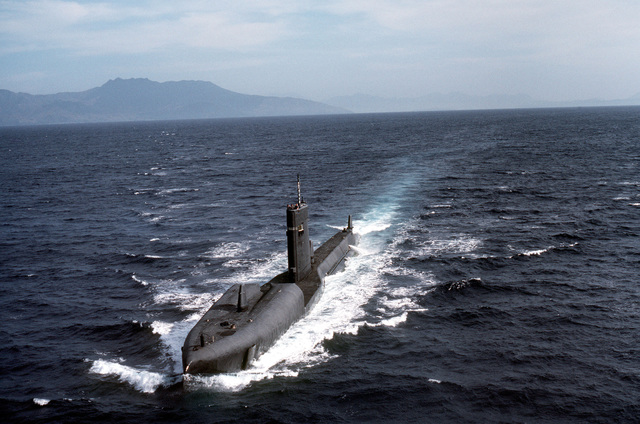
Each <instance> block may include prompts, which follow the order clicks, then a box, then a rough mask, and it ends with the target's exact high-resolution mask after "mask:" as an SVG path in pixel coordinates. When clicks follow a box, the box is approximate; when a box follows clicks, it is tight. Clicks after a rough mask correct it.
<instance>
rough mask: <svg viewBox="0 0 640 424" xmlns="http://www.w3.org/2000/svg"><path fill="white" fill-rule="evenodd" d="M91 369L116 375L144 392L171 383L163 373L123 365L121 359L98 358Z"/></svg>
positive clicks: (104, 373) (92, 371)
mask: <svg viewBox="0 0 640 424" xmlns="http://www.w3.org/2000/svg"><path fill="white" fill-rule="evenodd" d="M89 371H90V372H91V373H94V374H99V375H103V376H114V377H116V378H117V379H118V381H121V382H124V383H128V384H130V385H131V386H133V387H134V388H135V389H136V390H138V391H140V392H142V393H153V392H155V391H156V390H157V389H158V387H160V386H163V385H168V384H169V383H170V381H169V380H168V379H167V377H166V376H165V375H163V374H161V373H157V372H152V371H145V370H139V369H136V368H134V367H130V366H127V365H123V364H122V363H120V362H119V361H107V360H104V359H98V360H96V361H93V364H92V365H91V368H90V369H89Z"/></svg>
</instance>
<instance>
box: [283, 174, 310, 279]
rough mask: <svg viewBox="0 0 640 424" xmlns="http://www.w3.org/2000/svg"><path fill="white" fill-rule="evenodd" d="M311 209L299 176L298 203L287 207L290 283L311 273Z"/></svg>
mask: <svg viewBox="0 0 640 424" xmlns="http://www.w3.org/2000/svg"><path fill="white" fill-rule="evenodd" d="M308 222H309V209H308V208H307V204H306V203H305V202H304V200H303V199H302V195H301V194H300V175H298V203H296V204H293V205H288V206H287V254H288V256H289V282H290V283H297V282H299V281H301V280H302V279H304V278H305V277H306V276H307V275H309V273H310V272H311V255H312V254H313V248H312V246H311V242H310V241H309V227H308Z"/></svg>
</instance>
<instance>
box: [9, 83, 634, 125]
mask: <svg viewBox="0 0 640 424" xmlns="http://www.w3.org/2000/svg"><path fill="white" fill-rule="evenodd" d="M638 105H640V93H638V94H636V95H635V96H632V97H629V98H627V99H620V100H599V99H587V100H579V101H567V102H551V101H544V100H536V99H534V98H532V97H530V96H528V95H524V94H521V95H491V96H472V95H468V94H463V93H432V94H429V95H425V96H420V97H413V98H383V97H376V96H370V95H365V94H356V95H352V96H341V97H334V98H331V99H328V100H325V101H324V102H316V101H311V100H305V99H300V98H294V97H275V96H258V95H249V94H242V93H237V92H234V91H230V90H226V89H224V88H222V87H220V86H217V85H215V84H213V83H211V82H207V81H170V82H163V83H161V82H155V81H151V80H149V79H146V78H131V79H121V78H116V79H114V80H110V81H108V82H106V83H105V84H103V85H102V86H100V87H96V88H92V89H90V90H86V91H81V92H73V93H58V94H47V95H32V94H27V93H15V92H12V91H9V90H0V126H20V125H42V124H68V123H92V122H96V123H98V122H130V121H158V120H180V119H214V118H241V117H260V116H264V117H266V116H300V115H328V114H347V113H387V112H420V111H445V110H479V109H523V108H549V107H600V106H638Z"/></svg>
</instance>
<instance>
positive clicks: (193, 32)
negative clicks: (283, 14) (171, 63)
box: [0, 0, 286, 54]
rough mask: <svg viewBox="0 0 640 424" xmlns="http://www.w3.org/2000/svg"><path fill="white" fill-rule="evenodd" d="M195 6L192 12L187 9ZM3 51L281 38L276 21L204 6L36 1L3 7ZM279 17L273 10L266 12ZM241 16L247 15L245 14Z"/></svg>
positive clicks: (230, 44)
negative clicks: (144, 5) (143, 5)
mask: <svg viewBox="0 0 640 424" xmlns="http://www.w3.org/2000/svg"><path fill="white" fill-rule="evenodd" d="M189 4H191V6H192V7H191V8H189V7H186V8H185V6H188V5H189ZM0 7H1V9H0V28H1V29H0V34H1V37H2V39H3V42H2V44H3V47H2V50H3V51H4V52H8V51H12V52H19V51H34V50H36V51H37V50H50V49H56V50H57V49H64V50H69V51H74V52H77V53H80V54H105V53H107V54H108V53H124V54H126V53H142V52H151V51H157V50H161V49H163V48H177V47H189V48H212V49H239V48H245V47H254V46H261V45H264V44H266V43H269V42H273V41H274V40H277V39H279V38H281V37H282V36H283V35H284V34H285V33H286V30H285V28H284V27H283V25H282V23H281V22H278V21H277V20H275V21H274V20H266V19H263V18H262V17H261V16H262V15H264V13H262V14H256V15H250V14H246V13H247V12H246V11H244V13H245V14H243V13H238V12H234V11H233V10H232V11H228V10H222V9H221V8H215V7H211V6H207V4H206V3H200V2H191V3H189V2H179V3H176V2H172V3H163V2H154V3H153V4H150V5H149V6H148V7H141V6H136V5H130V4H128V3H126V2H125V3H122V4H116V3H113V2H112V3H79V2H74V1H64V0H33V1H27V2H21V1H20V2H18V1H4V2H2V3H0ZM265 10H266V12H267V13H268V14H270V15H272V14H273V13H277V10H278V9H277V8H275V6H274V5H272V6H270V7H267V8H266V9H265ZM240 12H242V10H241V11H240Z"/></svg>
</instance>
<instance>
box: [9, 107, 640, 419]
mask: <svg viewBox="0 0 640 424" xmlns="http://www.w3.org/2000/svg"><path fill="white" fill-rule="evenodd" d="M0 153H1V154H0V187H1V193H2V196H1V197H0V231H1V232H0V322H1V326H0V336H1V337H0V372H1V377H0V379H1V380H0V414H1V415H2V416H3V417H4V418H3V419H4V420H6V421H5V422H15V423H18V422H29V423H32V422H33V423H38V422H39V423H56V422H91V423H98V422H110V423H111V422H117V423H119V424H126V423H140V422H153V423H176V422H180V423H190V422H207V423H224V422H232V421H238V422H243V423H252V422H283V423H299V422H320V423H325V422H326V423H335V422H338V423H340V422H343V423H350V422H385V423H386V422H408V423H424V422H433V423H443V422H445V423H486V422H509V423H558V422H562V423H585V422H589V423H600V422H607V423H609V422H621V423H627V422H628V423H631V422H638V420H639V419H640V418H639V417H640V276H639V271H640V108H637V107H635V108H580V109H546V110H511V111H473V112H438V113H435V112H434V113H410V114H407V113H404V114H378V115H342V116H324V117H296V118H268V119H266V118H265V119H235V120H231V119H230V120H205V121H173V122H151V123H121V124H92V125H61V126H38V127H20V128H0ZM297 174H300V175H301V181H302V183H301V184H302V194H303V196H304V198H305V200H306V201H307V202H308V204H309V208H310V234H311V239H312V241H313V243H314V245H315V246H319V245H320V243H322V242H323V241H324V240H326V239H327V238H328V237H330V236H331V235H332V234H333V233H334V232H335V231H336V228H341V227H344V226H346V224H347V216H348V215H349V214H351V215H352V216H353V218H354V226H355V229H356V231H357V232H358V233H359V234H360V237H361V240H360V244H359V245H358V246H357V253H358V254H357V255H356V256H354V257H352V258H350V259H349V261H348V263H347V266H346V268H345V269H344V271H343V272H341V273H339V274H336V275H333V276H330V277H328V278H327V279H326V289H325V293H324V295H323V297H322V299H321V301H320V302H319V303H318V304H317V305H316V307H315V308H314V309H313V310H312V312H311V313H310V314H309V315H308V316H307V317H306V318H304V319H303V320H301V321H299V322H298V323H297V324H295V325H294V326H293V327H292V328H291V329H290V331H288V332H287V333H286V334H285V335H284V336H283V337H282V338H281V339H280V340H279V341H278V342H277V344H276V345H275V346H273V348H272V349H271V350H269V351H268V352H267V353H266V354H265V355H263V356H262V357H260V358H259V360H258V361H257V362H256V363H254V364H253V366H252V368H251V369H249V370H247V371H242V372H239V373H235V374H226V375H215V376H211V375H209V376H189V377H183V376H182V375H181V354H180V347H181V345H182V343H183V341H184V338H185V336H186V334H187V332H188V331H189V329H190V328H191V327H192V326H193V325H194V324H195V323H196V322H197V320H198V319H199V317H200V316H202V314H203V313H204V312H205V311H206V310H207V309H208V308H209V307H210V306H211V304H212V303H213V302H214V301H215V300H216V299H217V298H218V297H219V296H220V295H221V294H222V293H223V292H224V291H225V289H227V288H228V287H230V286H231V285H232V284H234V283H253V282H266V281H268V280H269V279H270V278H271V277H272V276H274V275H275V274H277V273H279V272H282V271H284V270H285V269H286V256H285V250H286V240H285V230H286V222H285V208H286V205H287V204H288V203H292V202H293V201H295V199H296V175H297Z"/></svg>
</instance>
